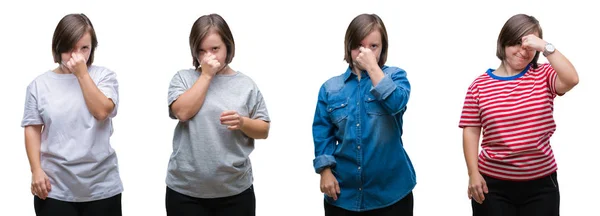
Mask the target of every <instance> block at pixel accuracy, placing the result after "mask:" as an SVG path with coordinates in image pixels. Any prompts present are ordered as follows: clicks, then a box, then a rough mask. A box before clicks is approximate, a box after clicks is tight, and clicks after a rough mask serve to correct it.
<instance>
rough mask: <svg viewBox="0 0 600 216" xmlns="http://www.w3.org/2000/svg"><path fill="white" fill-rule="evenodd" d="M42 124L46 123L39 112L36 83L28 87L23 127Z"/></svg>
mask: <svg viewBox="0 0 600 216" xmlns="http://www.w3.org/2000/svg"><path fill="white" fill-rule="evenodd" d="M42 124H44V122H43V120H42V117H41V115H40V111H39V110H38V103H37V88H36V83H35V81H34V82H32V83H31V84H29V86H27V91H26V93H25V111H24V113H23V119H22V121H21V127H25V126H29V125H42Z"/></svg>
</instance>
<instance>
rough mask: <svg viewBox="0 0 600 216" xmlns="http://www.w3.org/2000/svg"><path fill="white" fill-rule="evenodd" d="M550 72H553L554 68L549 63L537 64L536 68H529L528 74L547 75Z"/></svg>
mask: <svg viewBox="0 0 600 216" xmlns="http://www.w3.org/2000/svg"><path fill="white" fill-rule="evenodd" d="M550 71H554V68H553V67H552V65H550V64H549V63H542V64H538V65H537V68H533V67H530V68H529V72H530V73H534V74H547V73H548V72H550Z"/></svg>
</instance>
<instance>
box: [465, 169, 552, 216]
mask: <svg viewBox="0 0 600 216" xmlns="http://www.w3.org/2000/svg"><path fill="white" fill-rule="evenodd" d="M483 178H484V179H485V181H486V183H487V187H488V190H489V193H488V194H485V200H484V201H483V204H479V203H477V202H475V201H474V200H473V201H471V205H472V207H473V215H474V216H538V215H539V216H558V215H559V211H558V210H559V205H560V194H559V189H558V181H557V180H556V172H554V173H552V174H551V175H549V176H546V177H543V178H540V179H535V180H531V181H525V182H515V181H504V180H499V179H495V178H491V177H489V176H483Z"/></svg>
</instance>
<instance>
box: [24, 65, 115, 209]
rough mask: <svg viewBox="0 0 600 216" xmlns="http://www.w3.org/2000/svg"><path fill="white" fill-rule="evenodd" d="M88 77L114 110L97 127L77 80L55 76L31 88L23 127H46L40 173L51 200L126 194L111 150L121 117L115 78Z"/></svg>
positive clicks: (95, 73) (96, 72) (99, 70)
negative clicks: (114, 122)
mask: <svg viewBox="0 0 600 216" xmlns="http://www.w3.org/2000/svg"><path fill="white" fill-rule="evenodd" d="M88 72H89V74H90V77H91V78H92V80H93V81H94V83H95V84H96V86H97V87H98V89H100V91H101V92H102V93H104V95H106V97H108V98H110V99H112V101H113V102H114V103H115V108H114V109H113V111H112V113H110V115H109V117H108V118H107V119H105V120H103V121H98V120H97V119H95V118H94V116H93V115H92V114H91V113H90V111H89V110H88V108H87V105H86V104H85V100H84V98H83V94H82V92H81V87H80V85H79V82H78V80H77V77H75V75H73V74H57V73H54V72H52V71H47V72H46V73H44V74H42V75H40V76H38V77H36V78H35V80H33V82H31V83H30V84H29V86H27V95H26V97H25V112H24V114H23V120H22V122H21V126H22V127H25V126H28V125H44V127H43V131H42V138H41V139H42V140H41V146H40V162H41V165H42V170H44V172H45V173H46V175H47V176H48V178H49V179H50V185H51V186H52V190H50V193H49V194H48V197H50V198H54V199H57V200H62V201H68V202H87V201H94V200H100V199H105V198H109V197H112V196H115V195H117V194H119V193H121V192H122V191H123V186H122V183H121V178H120V177H119V167H118V161H117V155H116V153H115V151H114V149H113V148H112V147H111V145H110V137H111V135H112V132H113V127H112V120H111V119H112V118H113V117H115V116H116V115H117V110H118V107H119V92H118V86H119V84H118V82H117V77H116V74H115V73H114V72H112V71H110V70H109V69H107V68H104V67H99V66H93V65H92V66H91V67H90V68H88Z"/></svg>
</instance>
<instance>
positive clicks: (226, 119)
mask: <svg viewBox="0 0 600 216" xmlns="http://www.w3.org/2000/svg"><path fill="white" fill-rule="evenodd" d="M241 118H242V117H241V116H240V115H239V114H238V113H237V112H236V111H232V110H228V111H225V112H223V113H221V118H220V119H219V120H220V121H221V125H227V129H229V130H239V129H241V124H242V119H241Z"/></svg>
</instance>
